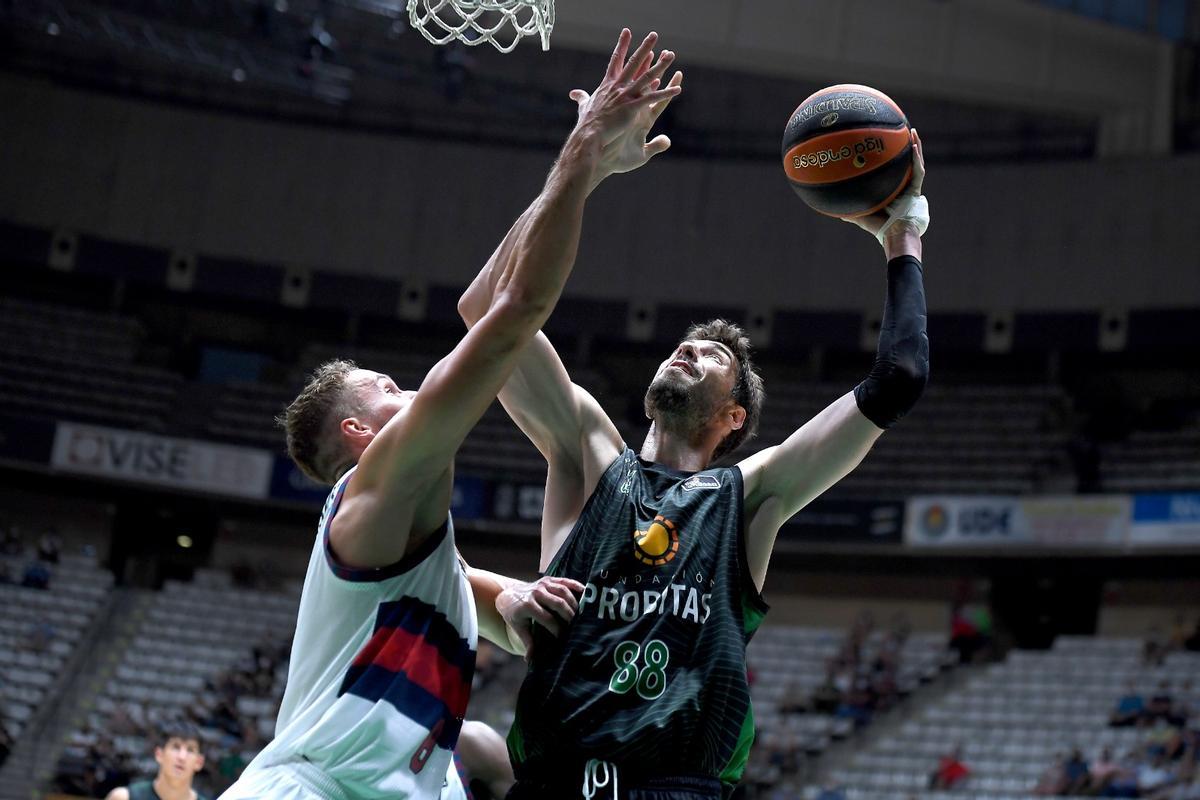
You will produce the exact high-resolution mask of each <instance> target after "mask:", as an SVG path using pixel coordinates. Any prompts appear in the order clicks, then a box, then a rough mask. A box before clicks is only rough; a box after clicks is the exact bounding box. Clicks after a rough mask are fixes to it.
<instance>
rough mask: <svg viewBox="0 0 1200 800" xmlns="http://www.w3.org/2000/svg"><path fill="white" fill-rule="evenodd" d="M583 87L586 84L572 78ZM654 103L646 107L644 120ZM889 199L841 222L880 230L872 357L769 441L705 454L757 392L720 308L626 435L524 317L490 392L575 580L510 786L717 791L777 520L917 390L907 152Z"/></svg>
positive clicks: (732, 747)
mask: <svg viewBox="0 0 1200 800" xmlns="http://www.w3.org/2000/svg"><path fill="white" fill-rule="evenodd" d="M578 95H579V97H578V98H577V99H579V100H580V101H581V102H586V99H585V98H586V96H585V95H584V93H582V92H580V93H578ZM659 112H661V108H647V109H646V110H645V111H644V112H643V114H644V116H645V126H646V128H647V129H648V128H649V126H650V125H651V124H652V123H653V121H654V119H655V118H656V115H657V113H659ZM912 135H913V144H914V153H913V180H912V183H911V185H910V187H909V189H908V190H907V192H906V194H905V195H903V196H902V197H901V198H899V199H898V200H897V201H896V202H895V203H893V204H892V205H890V206H889V211H888V212H887V213H883V212H881V213H880V214H877V215H873V216H872V217H868V218H864V219H861V220H857V221H856V224H858V225H859V227H862V228H864V229H865V230H867V231H868V232H870V233H872V234H874V235H875V236H876V238H877V239H878V240H879V242H880V244H881V245H882V246H883V250H884V255H885V257H886V261H887V294H886V298H887V299H886V305H885V307H884V316H883V324H882V327H881V331H880V336H879V347H878V353H877V356H876V360H875V365H874V368H873V369H872V370H871V372H870V374H869V375H868V376H867V378H866V379H865V380H864V381H863V382H862V383H860V384H859V385H858V386H857V387H855V388H854V389H853V390H852V391H850V392H847V393H846V394H845V395H843V396H842V397H840V398H839V399H837V400H835V401H834V402H833V403H832V404H831V405H830V406H829V407H828V408H826V409H825V410H824V411H822V412H821V413H819V414H817V415H816V416H815V417H814V418H813V419H811V420H809V421H808V422H807V423H805V424H804V425H803V426H802V427H801V428H800V429H799V430H797V431H796V432H795V433H793V434H792V435H791V436H790V437H788V438H787V440H785V441H784V442H783V443H782V444H779V445H776V446H774V447H770V448H767V449H766V450H763V451H761V452H759V453H756V454H754V455H753V456H750V457H748V458H746V459H744V460H743V461H741V462H740V463H738V464H737V465H736V466H733V467H727V468H713V467H711V464H712V463H713V462H714V461H715V460H716V459H718V458H722V457H724V456H726V455H727V454H729V453H730V452H732V451H733V450H734V449H735V448H736V447H737V446H738V445H739V444H741V443H742V442H743V441H745V440H746V439H747V438H749V436H750V435H751V434H752V433H753V431H754V429H755V426H756V424H757V422H758V417H759V412H760V410H761V406H762V402H763V388H762V381H761V379H760V378H759V376H758V375H757V374H756V373H755V371H754V367H753V364H752V363H751V358H750V347H749V341H748V340H747V338H746V337H745V336H744V335H743V333H742V331H741V330H740V329H739V328H737V327H736V326H735V325H731V324H729V323H727V322H724V321H722V320H714V321H712V322H710V323H708V324H705V325H697V326H694V327H693V328H692V329H691V330H689V331H688V332H687V334H686V335H685V336H684V339H683V341H681V342H680V343H679V345H678V346H677V347H676V348H675V350H674V352H673V353H671V355H670V356H668V357H667V359H666V360H665V361H663V362H662V364H661V366H660V367H659V369H658V372H657V373H656V374H655V376H654V378H653V380H652V382H651V384H650V387H649V389H648V391H647V392H646V396H645V411H646V416H647V417H648V418H649V419H650V420H651V426H650V431H649V433H648V435H647V436H646V439H645V441H644V442H643V444H642V446H641V450H640V452H635V451H634V450H632V449H630V448H629V447H628V446H626V445H625V443H624V442H622V440H621V436H620V434H619V433H618V431H617V428H616V426H615V425H614V424H613V423H612V421H611V420H610V419H609V418H608V416H607V415H606V414H605V413H604V411H603V409H601V407H600V405H599V404H598V403H597V402H596V400H595V399H594V398H593V397H592V396H591V395H590V394H588V392H587V391H585V390H584V389H583V388H581V387H579V386H576V385H574V384H573V383H572V382H571V379H570V377H569V376H568V374H567V372H566V370H565V369H564V367H563V364H562V361H561V360H560V359H559V357H558V354H557V353H556V352H555V351H554V348H553V347H552V346H551V344H550V342H549V340H548V339H547V338H546V337H545V335H543V334H538V336H537V338H536V339H535V340H534V342H533V343H532V344H531V345H530V346H529V347H528V348H527V350H526V351H525V353H524V354H523V356H522V358H521V360H520V361H519V362H518V365H517V368H516V370H514V372H513V374H512V377H511V378H509V380H508V383H507V384H506V385H505V387H504V389H503V390H502V391H501V393H500V400H501V402H502V403H503V404H504V407H505V409H506V410H507V411H508V413H509V415H510V416H512V418H513V420H514V421H515V422H516V423H517V424H518V425H519V426H520V427H521V429H522V430H523V431H524V432H525V433H526V435H527V436H528V437H529V438H530V439H531V440H532V441H533V443H534V444H535V445H536V446H537V447H538V449H539V450H540V451H541V453H542V454H543V455H544V456H545V458H546V460H547V462H548V464H549V471H548V473H547V479H546V499H545V507H544V510H543V516H542V540H541V569H542V571H543V572H545V573H546V574H547V575H553V576H561V577H567V578H572V579H574V580H577V581H579V582H581V583H583V584H585V589H584V592H583V594H582V597H581V598H580V604H579V609H578V612H577V614H576V615H575V617H574V619H573V620H572V622H571V623H570V625H569V626H568V627H567V630H566V632H565V633H564V634H563V635H562V636H561V637H560V638H559V639H557V640H552V639H550V638H549V637H544V636H542V635H541V634H540V633H539V634H537V636H536V642H537V649H536V651H535V653H534V656H533V658H532V660H531V664H530V670H529V674H528V676H527V677H526V680H525V683H524V685H523V686H522V688H521V693H520V696H519V698H518V701H517V714H516V719H515V721H514V723H513V727H512V730H511V732H510V734H509V753H510V756H511V757H512V759H513V763H514V767H515V771H516V777H517V784H516V786H515V787H514V788H513V790H512V792H511V793H510V794H509V798H510V800H516V799H518V798H519V800H525V799H526V798H551V797H552V798H555V800H562V799H564V798H577V797H580V796H582V797H584V798H587V799H588V800H591V799H592V798H596V797H610V796H611V797H614V798H618V797H619V798H626V797H628V798H631V799H633V798H654V800H665V798H678V800H684V798H687V800H701V799H702V798H703V799H704V800H708V799H709V798H718V797H721V796H722V795H723V794H727V793H729V792H730V791H731V790H732V788H733V786H734V785H735V784H736V783H737V781H738V780H739V778H740V777H741V774H742V772H743V770H744V767H745V764H746V759H747V756H748V754H749V749H750V745H751V743H752V741H753V737H754V720H753V715H752V713H751V708H750V694H749V687H748V686H747V682H746V662H745V648H746V644H747V643H748V642H749V640H750V637H751V636H752V635H753V633H754V631H755V629H756V628H757V627H758V624H759V623H760V622H761V620H762V618H763V615H764V614H765V613H766V610H767V606H766V604H765V603H764V602H763V599H762V596H761V594H760V592H761V589H762V585H763V581H764V580H765V578H766V574H767V566H768V564H769V562H770V558H771V551H772V548H773V547H774V543H775V537H776V535H777V533H778V531H779V528H780V526H781V525H782V524H783V523H784V522H785V521H787V520H788V519H789V518H790V517H791V516H792V515H794V514H795V513H796V512H797V511H799V510H800V509H801V508H803V507H804V506H805V505H807V504H808V503H809V502H811V501H812V500H813V499H814V498H816V497H817V496H818V495H820V494H821V493H822V492H824V491H825V490H827V489H828V488H829V487H831V486H832V485H833V484H835V483H836V482H837V481H839V480H840V479H841V478H842V477H844V476H845V475H846V474H848V473H849V472H850V471H851V470H852V469H854V467H855V466H857V465H858V464H859V462H861V461H862V459H863V458H864V457H865V456H866V454H867V453H868V451H870V449H871V446H872V445H873V444H874V442H875V440H876V439H878V438H879V436H880V434H882V433H883V431H884V430H886V429H887V428H888V427H890V426H891V425H892V424H893V423H895V422H896V421H897V420H899V419H900V417H902V416H903V415H904V414H905V413H907V412H908V411H909V410H910V409H911V408H912V407H913V405H914V404H915V403H916V402H917V400H918V399H919V398H920V396H921V394H922V392H923V391H924V388H925V384H926V381H927V377H928V359H929V351H928V344H929V343H928V338H927V337H926V333H925V296H924V288H923V286H922V268H921V262H920V258H921V233H923V232H924V229H925V227H926V226H927V225H928V221H929V220H928V205H927V204H926V202H925V200H924V198H923V197H922V196H921V187H922V182H923V180H924V162H923V159H922V154H921V144H920V139H919V138H918V137H917V135H916V132H915V131H914V132H913V134H912ZM526 224H527V223H526V220H525V219H524V218H522V219H519V220H517V222H516V223H515V224H514V226H513V228H512V231H510V234H509V237H508V238H507V239H506V240H505V241H504V242H502V243H501V246H500V248H499V249H498V250H497V252H496V253H495V254H494V255H493V258H492V261H491V262H489V264H488V265H487V266H486V267H485V268H484V270H483V272H481V273H480V275H479V276H478V277H477V278H476V280H475V281H474V283H473V284H472V285H471V287H470V288H469V289H468V290H467V292H466V293H465V294H464V295H463V297H462V298H461V300H460V301H459V311H460V313H461V314H462V316H463V319H464V320H465V321H466V322H467V324H468V326H470V325H472V324H474V322H475V320H477V319H479V318H480V317H481V315H482V314H484V313H485V312H486V311H487V309H488V307H489V306H490V303H491V297H492V294H493V283H494V282H495V280H496V278H495V275H496V271H497V266H496V265H501V264H503V263H504V262H505V260H506V258H507V250H508V248H510V247H511V246H512V244H513V242H517V241H519V240H520V238H521V236H522V235H523V234H522V231H523V227H524V226H525V225H526Z"/></svg>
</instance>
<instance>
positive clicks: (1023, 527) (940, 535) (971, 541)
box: [904, 495, 1130, 547]
mask: <svg viewBox="0 0 1200 800" xmlns="http://www.w3.org/2000/svg"><path fill="white" fill-rule="evenodd" d="M1129 518H1130V499H1129V497H1128V496H1125V495H1085V496H1079V497H1075V496H1061V497H1027V498H1020V497H1004V496H989V495H979V496H962V497H956V496H936V497H914V498H912V499H911V500H909V502H908V510H907V513H906V515H905V525H904V539H905V542H906V543H907V544H909V545H910V546H913V547H979V546H982V547H1005V546H1011V545H1019V546H1033V547H1073V546H1089V547H1096V546H1108V547H1120V546H1123V545H1124V544H1125V543H1126V541H1128V538H1129Z"/></svg>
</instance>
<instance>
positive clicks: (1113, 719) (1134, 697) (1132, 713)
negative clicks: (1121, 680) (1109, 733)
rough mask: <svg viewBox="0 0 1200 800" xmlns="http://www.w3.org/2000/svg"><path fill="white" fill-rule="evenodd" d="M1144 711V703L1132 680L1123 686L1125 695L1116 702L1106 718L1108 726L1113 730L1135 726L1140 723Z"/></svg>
mask: <svg viewBox="0 0 1200 800" xmlns="http://www.w3.org/2000/svg"><path fill="white" fill-rule="evenodd" d="M1145 710H1146V701H1145V700H1144V699H1143V698H1142V694H1141V692H1139V691H1138V690H1137V686H1136V685H1135V684H1134V682H1133V681H1132V680H1130V681H1129V682H1127V683H1126V684H1125V694H1123V695H1121V697H1120V699H1118V700H1117V707H1116V708H1114V709H1113V712H1112V714H1111V715H1109V718H1108V724H1109V725H1111V726H1112V727H1114V728H1124V727H1128V726H1130V725H1137V724H1138V723H1139V722H1141V721H1142V714H1143V712H1145Z"/></svg>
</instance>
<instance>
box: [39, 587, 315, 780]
mask: <svg viewBox="0 0 1200 800" xmlns="http://www.w3.org/2000/svg"><path fill="white" fill-rule="evenodd" d="M298 602H299V586H298V585H294V586H292V587H291V588H290V589H289V590H287V591H285V592H272V591H259V590H249V589H240V588H235V587H233V586H232V585H231V583H230V579H229V575H228V574H227V573H223V572H219V571H205V572H203V573H201V575H200V576H199V578H198V581H197V582H196V583H190V584H185V583H180V582H177V581H168V582H167V584H166V585H165V586H164V588H163V590H162V591H161V592H159V593H156V594H155V595H153V596H151V598H150V600H149V601H148V607H147V608H146V609H145V613H144V616H143V617H142V619H141V622H140V624H139V626H138V628H137V630H136V633H135V635H134V636H133V639H132V641H131V642H130V643H129V645H128V647H127V648H126V649H125V650H124V651H123V653H122V655H121V659H120V661H119V662H118V663H117V665H116V667H115V670H114V672H113V673H112V675H111V676H110V678H109V680H108V683H107V685H106V686H105V687H104V688H103V689H102V691H101V692H100V694H99V696H98V697H97V699H96V702H95V705H94V708H93V709H92V710H91V712H90V713H89V715H88V719H87V724H86V725H85V726H84V727H83V728H82V729H80V730H77V731H75V732H74V733H73V734H72V735H71V737H70V740H69V744H68V747H67V749H66V751H65V752H64V755H63V759H62V761H61V762H60V773H63V772H69V771H71V770H74V769H77V768H78V766H79V765H82V764H86V763H87V760H88V758H89V748H92V747H93V746H94V745H95V744H96V743H97V741H98V740H99V739H101V738H103V737H107V736H109V735H110V734H112V733H114V732H116V735H113V736H112V744H113V746H114V749H115V752H116V754H117V756H118V757H121V758H123V759H125V760H126V761H127V763H130V764H132V765H133V767H134V774H135V775H136V774H153V773H154V770H155V769H156V767H155V764H154V761H153V752H154V743H153V742H152V741H150V740H148V739H147V734H151V735H152V734H153V731H154V725H155V724H156V723H159V722H161V721H164V720H171V719H179V718H186V719H192V720H193V721H194V722H196V723H197V724H198V726H199V727H200V730H201V735H202V736H203V737H204V739H205V750H206V757H207V758H208V759H209V761H210V762H211V763H212V764H213V765H217V764H218V763H220V762H221V761H222V760H223V759H226V758H228V757H230V756H235V757H236V756H239V755H240V751H241V749H242V744H243V742H242V741H241V737H240V736H232V735H231V734H230V732H229V731H228V730H223V729H221V728H220V727H217V726H214V725H212V724H206V723H210V722H211V721H212V720H213V719H214V718H215V717H217V716H218V714H224V713H231V715H232V718H233V719H234V721H235V722H236V724H237V725H238V727H239V728H243V729H245V728H250V729H252V730H247V731H246V732H247V733H248V734H249V735H250V736H251V737H252V739H254V740H256V741H267V740H269V739H270V737H271V736H273V735H274V730H275V714H276V711H277V709H278V705H279V698H280V697H282V694H283V686H284V682H285V679H286V677H287V671H286V660H285V661H283V662H282V665H281V666H279V667H278V668H277V669H276V670H275V673H274V676H273V679H272V681H271V686H270V688H269V690H267V691H266V693H265V695H264V696H260V695H257V694H256V693H251V692H247V693H245V694H243V695H240V696H238V697H237V698H236V703H235V708H233V709H222V708H221V706H222V703H223V702H225V700H226V699H227V698H225V697H224V696H223V694H222V691H221V689H220V686H219V684H220V676H221V675H222V673H224V672H227V671H230V670H237V669H242V670H248V671H253V670H254V669H256V668H257V666H258V665H256V664H255V663H254V650H255V648H256V647H258V648H260V649H265V648H266V647H267V646H268V644H270V645H273V646H276V647H280V646H282V645H283V644H286V642H287V641H289V640H290V637H291V632H292V631H293V629H294V628H295V623H296V607H297V604H298ZM211 620H219V621H220V622H219V624H215V625H214V624H200V623H203V622H205V621H211ZM248 746H250V747H252V748H253V745H252V744H249V745H248ZM253 749H254V750H256V749H257V748H253ZM210 772H212V773H213V774H215V772H216V770H215V767H214V769H213V770H211V771H210Z"/></svg>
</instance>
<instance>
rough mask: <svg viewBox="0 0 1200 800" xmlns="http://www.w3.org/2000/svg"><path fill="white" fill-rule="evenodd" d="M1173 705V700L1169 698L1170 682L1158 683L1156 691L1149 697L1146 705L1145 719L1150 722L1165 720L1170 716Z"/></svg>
mask: <svg viewBox="0 0 1200 800" xmlns="http://www.w3.org/2000/svg"><path fill="white" fill-rule="evenodd" d="M1174 705H1175V700H1174V698H1173V697H1172V696H1171V683H1170V681H1160V682H1159V684H1158V691H1156V692H1155V693H1154V694H1152V695H1150V702H1149V703H1147V704H1146V713H1145V716H1146V719H1147V720H1149V721H1151V722H1154V721H1157V720H1160V719H1161V720H1167V719H1168V718H1169V717H1170V716H1171V711H1172V709H1173V708H1174Z"/></svg>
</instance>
